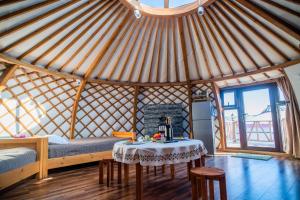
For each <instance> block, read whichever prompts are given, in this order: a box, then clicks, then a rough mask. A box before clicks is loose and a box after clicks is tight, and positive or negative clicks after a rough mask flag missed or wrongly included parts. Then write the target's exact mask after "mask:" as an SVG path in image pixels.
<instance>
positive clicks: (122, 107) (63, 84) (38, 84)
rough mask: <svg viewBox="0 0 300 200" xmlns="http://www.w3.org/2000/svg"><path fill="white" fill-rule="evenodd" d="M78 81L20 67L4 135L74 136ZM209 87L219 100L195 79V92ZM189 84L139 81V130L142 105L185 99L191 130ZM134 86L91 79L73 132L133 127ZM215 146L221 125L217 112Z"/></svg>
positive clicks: (3, 111)
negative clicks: (141, 83)
mask: <svg viewBox="0 0 300 200" xmlns="http://www.w3.org/2000/svg"><path fill="white" fill-rule="evenodd" d="M78 85H79V83H77V82H76V80H67V79H63V78H54V77H52V76H50V75H45V74H42V73H37V72H33V71H29V70H25V69H22V68H20V69H17V70H16V72H15V75H14V77H12V78H11V79H10V80H9V81H8V82H7V88H6V89H5V90H4V91H3V92H2V102H3V103H1V104H0V136H13V135H15V134H20V133H24V134H26V135H27V136H33V135H45V134H57V135H61V136H64V137H66V138H70V124H71V114H72V109H73V104H74V99H75V95H76V91H77V87H78ZM199 91H206V92H207V94H208V96H209V97H210V100H211V102H212V105H213V106H214V108H215V109H216V102H215V97H214V93H213V90H212V86H211V84H198V85H193V87H192V94H196V93H197V92H199ZM188 101H189V100H188V86H187V85H181V86H159V87H140V88H139V91H138V98H137V113H136V121H137V124H136V129H137V130H136V131H137V133H138V134H140V135H143V134H144V107H145V105H149V104H181V105H182V107H183V130H184V134H186V135H188V134H189V133H190V124H189V102H188ZM133 113H134V87H133V86H117V85H114V86H112V85H106V84H99V83H87V84H86V86H85V88H84V90H83V91H82V94H81V97H80V100H79V103H78V109H77V115H76V122H75V134H74V136H75V138H86V137H103V136H104V137H105V136H110V135H111V133H112V131H114V130H116V131H133ZM214 119H215V120H214V132H215V135H216V142H217V146H219V143H220V126H219V121H218V118H217V115H216V116H215V118H214Z"/></svg>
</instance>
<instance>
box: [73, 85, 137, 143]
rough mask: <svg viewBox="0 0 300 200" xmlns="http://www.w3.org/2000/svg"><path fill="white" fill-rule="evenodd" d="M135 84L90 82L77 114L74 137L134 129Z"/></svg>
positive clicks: (105, 134)
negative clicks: (119, 84) (115, 84)
mask: <svg viewBox="0 0 300 200" xmlns="http://www.w3.org/2000/svg"><path fill="white" fill-rule="evenodd" d="M133 104H134V87H131V86H122V87H121V86H111V85H104V84H98V83H87V84H86V86H85V89H84V90H83V92H82V94H81V97H80V100H79V103H78V111H77V116H76V125H75V134H74V137H75V138H86V137H103V136H104V137H105V136H110V135H111V133H112V131H114V130H117V131H132V127H133V126H132V124H133V117H132V113H133V109H134V106H133Z"/></svg>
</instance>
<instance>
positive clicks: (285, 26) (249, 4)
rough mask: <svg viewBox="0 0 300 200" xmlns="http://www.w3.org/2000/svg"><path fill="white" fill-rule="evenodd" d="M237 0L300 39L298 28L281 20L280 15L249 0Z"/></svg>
mask: <svg viewBox="0 0 300 200" xmlns="http://www.w3.org/2000/svg"><path fill="white" fill-rule="evenodd" d="M237 1H238V2H239V4H242V5H243V6H245V7H246V8H248V9H249V10H251V11H252V12H254V13H255V14H257V15H259V16H260V17H262V18H264V19H265V20H267V21H268V22H269V23H271V24H273V25H274V26H276V27H278V28H280V29H281V30H283V31H284V32H286V33H287V34H289V35H291V36H292V37H294V38H296V39H297V40H300V33H299V32H298V31H297V30H294V29H292V28H291V27H289V26H288V25H287V24H285V23H284V22H283V21H282V20H279V19H278V17H276V16H274V15H273V14H270V13H267V12H265V11H264V10H263V9H261V8H259V7H258V6H255V5H254V4H253V3H251V2H249V1H244V0H237Z"/></svg>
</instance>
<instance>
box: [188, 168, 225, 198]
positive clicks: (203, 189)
mask: <svg viewBox="0 0 300 200" xmlns="http://www.w3.org/2000/svg"><path fill="white" fill-rule="evenodd" d="M191 179H192V200H197V199H198V196H202V200H207V199H208V194H207V181H208V182H209V199H210V200H213V199H214V181H219V186H220V197H221V200H227V192H226V179H225V172H224V170H222V169H218V168H209V167H197V168H193V169H191ZM197 190H199V191H198V193H197Z"/></svg>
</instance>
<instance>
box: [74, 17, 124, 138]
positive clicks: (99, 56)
mask: <svg viewBox="0 0 300 200" xmlns="http://www.w3.org/2000/svg"><path fill="white" fill-rule="evenodd" d="M128 17H129V14H128V13H127V14H126V16H125V17H124V19H123V20H122V22H121V23H120V24H119V26H118V28H117V29H116V31H114V33H113V34H112V36H111V38H110V39H109V40H108V42H107V43H106V44H105V45H104V47H103V49H102V50H101V51H100V52H99V54H98V56H97V59H96V60H95V61H96V62H93V65H91V66H90V67H89V68H88V70H87V73H86V74H85V76H84V79H83V80H82V82H81V83H80V86H79V87H78V90H77V93H76V97H75V102H74V105H73V110H72V118H71V127H70V129H71V130H70V138H71V139H74V132H75V124H76V115H77V109H78V103H79V100H80V97H81V93H82V91H83V89H84V87H85V85H86V82H87V80H88V79H89V78H90V76H91V74H92V73H93V70H94V69H95V67H96V66H97V63H98V62H99V61H100V59H101V58H102V56H103V55H104V54H105V52H106V51H107V49H108V48H109V45H110V44H111V43H112V42H113V41H114V40H115V38H116V37H117V36H118V33H119V29H120V28H121V26H123V25H124V24H125V23H126V22H127V19H128Z"/></svg>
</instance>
